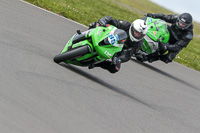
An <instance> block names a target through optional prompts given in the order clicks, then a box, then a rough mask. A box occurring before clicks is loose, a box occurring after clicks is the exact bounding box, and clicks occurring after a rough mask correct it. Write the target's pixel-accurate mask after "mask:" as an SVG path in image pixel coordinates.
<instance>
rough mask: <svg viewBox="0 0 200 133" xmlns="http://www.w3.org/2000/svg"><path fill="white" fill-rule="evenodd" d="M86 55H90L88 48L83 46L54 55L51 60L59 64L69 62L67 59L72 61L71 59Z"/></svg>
mask: <svg viewBox="0 0 200 133" xmlns="http://www.w3.org/2000/svg"><path fill="white" fill-rule="evenodd" d="M88 53H90V48H89V46H88V45H85V46H82V47H79V48H76V49H74V50H71V51H67V52H65V53H62V54H59V55H56V56H55V57H54V58H53V60H54V62H56V63H60V62H63V61H66V60H69V59H72V58H75V57H78V56H82V55H85V54H88Z"/></svg>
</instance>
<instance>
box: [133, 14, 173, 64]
mask: <svg viewBox="0 0 200 133" xmlns="http://www.w3.org/2000/svg"><path fill="white" fill-rule="evenodd" d="M146 24H147V26H148V31H147V35H145V37H144V39H143V40H144V42H143V45H142V49H141V50H140V51H139V52H138V53H137V54H136V55H134V56H135V57H136V58H137V59H138V60H140V61H146V59H148V56H149V55H153V56H160V55H165V54H167V53H168V51H167V50H163V49H161V47H162V46H161V45H162V44H163V43H167V42H168V41H169V37H170V34H169V31H168V29H167V26H168V25H167V23H166V22H165V21H164V20H161V19H154V18H151V17H147V18H146Z"/></svg>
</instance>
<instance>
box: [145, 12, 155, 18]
mask: <svg viewBox="0 0 200 133" xmlns="http://www.w3.org/2000/svg"><path fill="white" fill-rule="evenodd" d="M147 17H151V18H155V14H153V13H147Z"/></svg>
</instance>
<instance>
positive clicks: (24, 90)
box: [0, 0, 200, 133]
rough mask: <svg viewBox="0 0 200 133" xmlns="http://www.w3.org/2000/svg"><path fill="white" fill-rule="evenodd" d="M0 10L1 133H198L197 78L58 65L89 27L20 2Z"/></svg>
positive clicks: (181, 72) (168, 70) (175, 69)
mask: <svg viewBox="0 0 200 133" xmlns="http://www.w3.org/2000/svg"><path fill="white" fill-rule="evenodd" d="M0 3H1V4H0V49H1V52H0V62H1V65H0V75H1V80H0V84H1V87H0V130H1V133H133V132H134V133H199V131H200V123H199V120H200V83H199V82H200V73H199V72H197V71H195V70H192V69H189V68H187V67H185V66H182V65H179V64H177V63H171V64H168V65H166V64H164V63H162V62H159V61H158V62H155V63H152V64H148V63H139V62H137V61H135V60H134V59H132V60H131V61H129V62H128V63H126V64H123V66H122V69H121V71H120V72H118V73H116V74H110V73H109V72H107V71H105V70H102V69H100V68H95V69H92V70H88V69H87V68H82V67H75V66H71V65H58V64H55V63H54V62H53V60H52V59H53V57H54V56H55V55H56V54H58V53H59V52H60V51H61V50H62V48H63V47H64V45H65V43H66V42H67V40H68V39H69V38H70V37H71V36H72V35H73V34H74V33H75V31H76V30H77V29H80V30H85V29H86V27H84V26H82V25H80V24H77V23H75V22H72V21H70V20H67V19H64V18H63V17H60V16H57V15H55V14H52V13H49V12H46V11H44V10H41V9H39V8H36V7H34V6H32V5H29V4H27V3H24V2H21V1H19V0H0Z"/></svg>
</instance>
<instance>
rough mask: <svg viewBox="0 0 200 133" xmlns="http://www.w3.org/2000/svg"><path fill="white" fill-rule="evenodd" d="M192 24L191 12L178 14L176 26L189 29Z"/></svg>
mask: <svg viewBox="0 0 200 133" xmlns="http://www.w3.org/2000/svg"><path fill="white" fill-rule="evenodd" d="M191 24H192V16H191V15H190V14H189V13H183V14H181V15H179V16H178V19H177V21H176V26H177V27H178V28H180V29H182V30H185V29H187V28H188V27H190V25H191Z"/></svg>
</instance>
